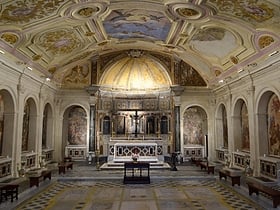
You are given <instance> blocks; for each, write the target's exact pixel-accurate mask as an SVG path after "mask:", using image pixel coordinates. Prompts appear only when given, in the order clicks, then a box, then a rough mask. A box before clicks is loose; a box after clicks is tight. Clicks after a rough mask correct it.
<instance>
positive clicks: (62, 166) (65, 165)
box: [58, 162, 73, 174]
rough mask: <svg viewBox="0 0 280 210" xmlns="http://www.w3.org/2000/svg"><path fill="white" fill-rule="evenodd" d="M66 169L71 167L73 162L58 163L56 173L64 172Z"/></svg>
mask: <svg viewBox="0 0 280 210" xmlns="http://www.w3.org/2000/svg"><path fill="white" fill-rule="evenodd" d="M66 169H67V170H68V169H71V170H72V169H73V162H62V163H59V164H58V173H59V174H61V173H63V174H65V171H66Z"/></svg>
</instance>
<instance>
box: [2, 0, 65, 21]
mask: <svg viewBox="0 0 280 210" xmlns="http://www.w3.org/2000/svg"><path fill="white" fill-rule="evenodd" d="M11 2H12V3H10V4H9V5H6V6H5V7H4V6H3V5H4V4H3V5H1V6H2V8H1V9H2V14H1V16H0V22H1V23H15V22H18V23H27V22H30V21H32V20H36V19H41V18H43V17H45V16H47V15H49V14H51V13H52V12H53V11H55V10H57V9H58V8H59V6H60V5H61V4H62V3H64V0H54V1H52V3H51V4H50V2H49V1H46V0H36V1H11Z"/></svg>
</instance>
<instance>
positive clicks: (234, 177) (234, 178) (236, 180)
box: [219, 169, 241, 186]
mask: <svg viewBox="0 0 280 210" xmlns="http://www.w3.org/2000/svg"><path fill="white" fill-rule="evenodd" d="M219 177H220V179H222V178H225V180H227V177H230V178H231V185H232V186H234V185H235V184H237V185H238V186H240V177H241V176H240V175H233V174H232V173H231V172H230V171H227V170H224V169H221V170H220V171H219Z"/></svg>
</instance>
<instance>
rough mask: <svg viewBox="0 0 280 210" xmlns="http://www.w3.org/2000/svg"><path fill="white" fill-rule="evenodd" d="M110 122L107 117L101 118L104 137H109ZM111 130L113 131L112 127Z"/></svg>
mask: <svg viewBox="0 0 280 210" xmlns="http://www.w3.org/2000/svg"><path fill="white" fill-rule="evenodd" d="M110 122H111V120H110V117H109V116H105V117H104V118H103V134H104V135H110V133H111V124H110ZM112 125H113V124H112ZM112 130H114V129H113V126H112Z"/></svg>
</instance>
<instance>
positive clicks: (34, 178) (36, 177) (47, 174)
mask: <svg viewBox="0 0 280 210" xmlns="http://www.w3.org/2000/svg"><path fill="white" fill-rule="evenodd" d="M42 177H43V181H44V180H45V179H47V178H48V179H49V180H51V178H52V171H51V170H46V171H42V172H41V173H40V174H32V175H29V187H33V186H34V185H35V186H37V187H39V182H40V178H42Z"/></svg>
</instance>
